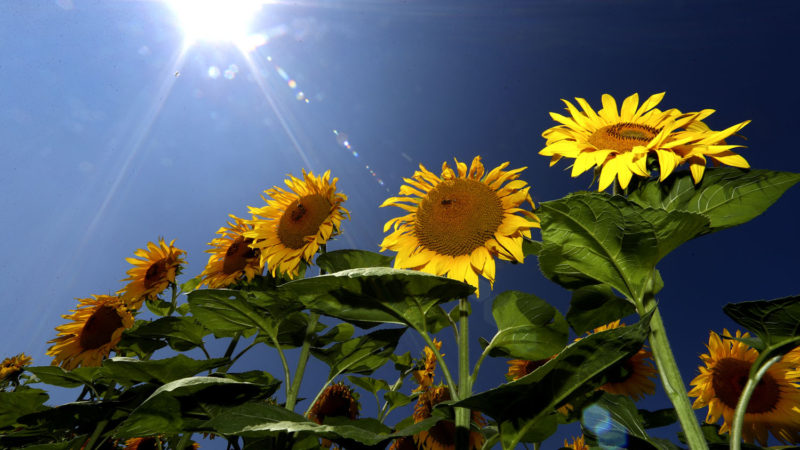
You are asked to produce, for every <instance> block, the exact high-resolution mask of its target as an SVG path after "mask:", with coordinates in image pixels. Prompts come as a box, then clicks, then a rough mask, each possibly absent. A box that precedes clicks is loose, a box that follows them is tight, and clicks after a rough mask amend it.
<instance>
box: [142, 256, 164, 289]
mask: <svg viewBox="0 0 800 450" xmlns="http://www.w3.org/2000/svg"><path fill="white" fill-rule="evenodd" d="M166 276H167V260H166V259H160V260H158V261H157V262H154V263H153V264H150V267H148V268H147V272H146V273H145V274H144V288H145V289H152V288H154V287H156V285H158V283H160V282H162V281H164V278H166Z"/></svg>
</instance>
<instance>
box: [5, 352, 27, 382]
mask: <svg viewBox="0 0 800 450" xmlns="http://www.w3.org/2000/svg"><path fill="white" fill-rule="evenodd" d="M32 361H33V360H32V359H31V357H30V356H26V355H25V353H20V354H19V355H16V356H10V357H8V358H6V359H4V360H3V362H2V363H0V382H3V381H5V380H10V379H12V378H13V379H16V377H17V376H18V375H19V374H20V373H22V371H23V370H24V368H25V366H30V365H31V362H32Z"/></svg>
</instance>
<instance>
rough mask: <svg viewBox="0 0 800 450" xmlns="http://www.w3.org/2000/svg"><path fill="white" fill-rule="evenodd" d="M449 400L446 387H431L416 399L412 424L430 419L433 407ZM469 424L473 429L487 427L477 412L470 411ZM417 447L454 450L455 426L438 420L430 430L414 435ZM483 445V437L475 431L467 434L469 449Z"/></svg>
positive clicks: (425, 449)
mask: <svg viewBox="0 0 800 450" xmlns="http://www.w3.org/2000/svg"><path fill="white" fill-rule="evenodd" d="M448 400H450V390H449V389H448V388H447V386H432V387H431V388H430V389H428V390H426V391H425V392H423V393H422V395H420V396H419V398H418V399H417V404H416V405H415V406H414V423H418V422H421V421H423V420H425V419H427V418H429V417H431V412H432V411H433V407H434V406H435V405H436V404H438V403H441V402H446V401H448ZM471 422H472V425H473V426H474V427H477V428H483V427H485V426H486V425H487V422H486V419H484V418H483V416H482V415H481V413H479V412H478V411H472V414H471ZM414 442H415V443H416V444H417V447H418V448H420V449H424V450H446V449H455V448H456V424H455V423H453V422H452V421H450V420H440V421H439V422H438V423H437V424H436V425H434V426H432V427H431V428H429V429H427V430H425V431H420V432H419V433H417V434H415V435H414ZM482 445H483V435H482V434H481V433H480V432H479V431H477V430H475V429H472V430H470V433H469V448H470V449H479V448H481V446H482Z"/></svg>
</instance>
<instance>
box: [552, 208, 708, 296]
mask: <svg viewBox="0 0 800 450" xmlns="http://www.w3.org/2000/svg"><path fill="white" fill-rule="evenodd" d="M538 215H539V218H540V219H541V226H542V241H543V243H544V244H543V246H542V250H541V252H540V253H539V266H540V268H541V270H542V273H543V274H544V275H545V276H546V277H548V278H550V279H551V280H553V281H555V282H556V283H559V284H561V285H562V286H564V287H567V288H569V289H576V288H579V287H583V286H586V285H590V284H598V283H606V284H608V285H610V286H611V287H613V288H614V289H616V290H618V291H619V292H621V293H622V294H623V295H625V296H626V297H627V298H629V299H632V300H636V299H642V298H644V295H645V293H646V292H653V291H654V290H655V288H656V287H657V286H656V284H657V283H656V279H655V278H654V275H653V273H654V270H655V266H656V263H658V262H659V261H660V260H661V258H663V257H664V256H666V255H667V254H668V253H669V252H671V251H672V250H674V249H675V248H676V247H678V246H679V245H680V244H682V243H684V242H686V241H688V240H689V239H691V238H693V237H694V236H696V235H697V234H698V233H701V232H702V231H703V230H705V229H706V228H707V226H708V219H707V218H705V217H704V216H702V215H699V214H694V213H690V212H683V211H670V212H668V211H664V210H662V209H649V208H643V207H641V206H639V205H637V204H635V203H631V202H629V201H627V200H626V199H625V198H624V197H621V196H618V195H617V196H613V197H611V196H608V195H606V194H603V193H594V192H592V193H589V192H581V193H577V194H571V195H568V196H567V197H565V198H563V199H560V200H555V201H550V202H543V203H542V204H541V208H540V211H539V212H538Z"/></svg>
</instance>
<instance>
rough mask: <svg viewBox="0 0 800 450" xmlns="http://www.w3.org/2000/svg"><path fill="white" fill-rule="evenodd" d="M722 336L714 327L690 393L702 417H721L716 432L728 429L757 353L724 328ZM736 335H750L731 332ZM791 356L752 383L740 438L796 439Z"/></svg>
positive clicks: (799, 376)
mask: <svg viewBox="0 0 800 450" xmlns="http://www.w3.org/2000/svg"><path fill="white" fill-rule="evenodd" d="M722 336H723V338H725V339H724V340H723V339H721V338H720V336H719V335H718V334H717V333H714V332H713V331H712V332H711V333H710V337H709V339H708V346H707V348H708V353H706V354H703V355H701V356H700V359H701V360H702V361H703V362H704V363H705V367H703V366H700V367H699V369H700V375H698V376H697V377H695V379H694V380H692V382H691V385H692V386H694V388H692V390H691V391H690V392H689V396H691V397H697V399H696V400H695V402H694V405H693V406H694V408H695V409H699V408H703V407H705V406H708V415H707V416H706V422H709V423H715V422H717V421H718V420H719V418H720V416H722V418H723V423H722V427H720V429H719V432H720V434H722V433H725V432H726V431H729V430H730V427H731V425H732V423H733V414H734V411H735V409H736V403H737V402H738V401H739V397H740V396H741V393H742V390H743V389H744V385H745V383H747V378H748V375H749V373H750V367H751V366H752V365H753V362H754V361H755V360H756V358H758V351H757V350H755V349H753V348H750V347H749V346H748V345H747V344H745V343H744V342H741V341H737V340H735V339H733V336H731V334H730V332H728V330H724V331H723V332H722ZM735 337H736V338H746V337H749V334H748V333H744V334H742V333H741V332H739V331H737V332H736V336H735ZM795 365H796V361H794V360H791V359H789V360H787V358H785V357H784V358H782V359H781V360H780V361H778V362H777V363H775V364H773V365H772V366H771V367H770V368H769V369H767V372H766V373H765V374H764V376H763V377H762V378H761V381H759V383H758V385H756V388H755V391H754V392H753V396H752V397H751V398H750V403H748V405H747V410H746V411H745V414H744V423H743V425H742V439H743V440H744V441H745V442H753V441H754V440H757V441H758V442H759V443H760V444H761V445H767V437H768V435H767V432H769V433H772V435H773V436H775V437H776V438H777V439H778V440H779V441H781V442H783V443H797V442H798V441H800V408H798V407H797V405H800V389H798V387H799V386H798V382H800V372H798V371H796V370H794V366H795Z"/></svg>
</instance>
